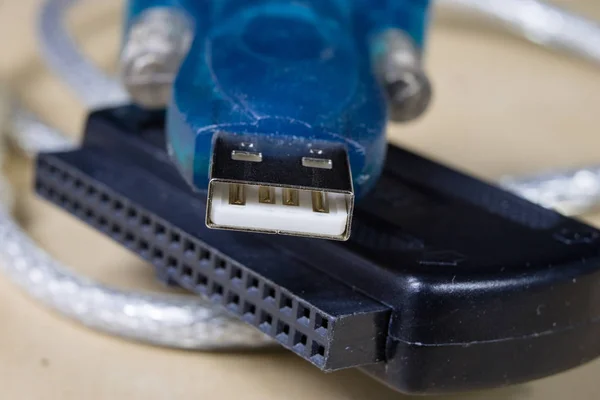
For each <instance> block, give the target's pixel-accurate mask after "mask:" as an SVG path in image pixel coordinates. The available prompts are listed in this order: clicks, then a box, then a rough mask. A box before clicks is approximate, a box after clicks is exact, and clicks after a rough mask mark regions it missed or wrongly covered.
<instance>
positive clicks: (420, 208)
mask: <svg viewBox="0 0 600 400" xmlns="http://www.w3.org/2000/svg"><path fill="white" fill-rule="evenodd" d="M163 122H164V121H163V117H162V115H161V114H148V113H144V112H141V111H139V110H137V109H136V108H133V107H122V108H117V109H112V110H105V111H99V112H96V113H94V114H92V115H91V116H90V118H89V121H88V125H87V130H86V135H85V139H84V142H83V145H82V147H81V148H80V149H78V150H75V151H69V152H64V153H54V154H43V155H40V157H39V158H38V164H37V167H38V168H37V177H36V190H37V191H38V193H39V194H40V195H41V196H43V197H45V198H47V199H49V200H50V201H52V202H54V203H56V204H58V205H60V206H61V207H63V208H65V209H66V210H68V211H69V212H71V213H72V214H75V215H76V216H78V217H79V218H81V219H83V220H84V221H85V222H87V223H89V224H91V225H93V226H95V227H96V228H98V229H100V230H101V231H103V232H105V233H106V234H107V235H110V236H111V237H113V238H114V239H115V240H117V241H119V242H120V243H122V244H124V245H125V246H127V247H128V248H130V249H131V250H132V251H134V252H136V253H138V254H139V255H140V256H142V257H143V258H145V259H147V260H149V261H150V262H152V263H153V264H154V265H155V267H156V270H157V272H158V273H159V276H160V277H161V279H163V280H165V281H167V282H171V283H177V284H179V285H181V286H182V287H184V288H186V289H188V290H191V291H193V292H195V293H198V294H200V295H203V296H206V297H208V298H210V299H211V300H212V301H213V302H215V303H217V304H222V305H223V306H225V307H227V309H229V310H230V311H231V312H232V314H233V315H237V316H238V317H240V318H242V319H243V320H244V321H246V322H248V323H249V324H252V325H254V326H257V327H258V328H259V329H261V330H262V331H263V332H266V333H267V334H270V335H271V336H273V337H275V338H276V339H277V340H279V342H280V343H281V344H282V345H284V346H285V347H287V348H289V349H291V350H293V351H294V352H295V353H297V354H298V355H300V356H302V357H304V358H305V359H307V360H309V361H310V362H312V363H313V364H315V365H316V366H317V367H319V368H321V369H323V370H326V371H329V370H335V369H340V368H348V367H356V366H360V367H361V368H362V370H363V371H365V372H366V373H368V374H370V375H372V376H373V377H375V378H377V379H380V380H381V381H382V382H384V383H385V384H387V385H389V386H391V387H393V388H395V389H397V390H399V391H402V392H406V393H422V394H423V393H426V394H430V393H446V392H455V391H464V390H472V389H482V388H490V387H497V386H503V385H508V384H514V383H518V382H524V381H528V380H531V379H536V378H540V377H543V376H547V375H550V374H554V373H557V372H559V371H562V370H565V369H568V368H571V367H574V366H577V365H580V364H582V363H584V362H586V361H589V360H591V359H593V358H595V357H596V356H598V355H600V340H599V339H598V338H599V337H600V324H598V320H599V317H600V290H599V289H600V257H599V256H600V252H599V251H600V242H599V238H600V232H599V231H597V230H596V229H594V228H591V227H589V226H587V225H585V224H583V223H581V222H578V221H576V220H573V219H570V218H566V217H563V216H561V215H559V214H557V213H555V212H553V211H549V210H546V209H543V208H540V207H538V206H536V205H533V204H531V203H529V202H527V201H525V200H522V199H520V198H518V197H516V196H513V195H512V194H509V193H506V192H504V191H502V190H500V189H498V188H495V187H493V186H491V185H488V184H486V183H483V182H481V181H478V180H476V179H474V178H471V177H468V176H466V175H464V174H461V173H459V172H456V171H453V170H451V169H448V168H446V167H444V166H441V165H439V164H437V163H435V162H433V161H430V160H427V159H425V158H422V157H420V156H418V155H415V154H413V153H410V152H408V151H405V150H402V149H399V148H396V147H393V146H390V149H389V152H388V159H387V163H386V169H385V172H384V174H383V176H382V178H381V180H380V182H379V184H378V185H377V187H376V189H375V190H374V192H373V193H372V194H371V195H369V197H368V198H366V199H364V200H363V201H361V202H360V203H359V204H358V205H357V208H356V210H355V216H354V222H353V230H352V232H353V233H352V237H351V239H350V240H349V241H348V242H345V243H343V242H332V241H325V240H318V239H304V238H295V237H282V236H276V235H263V234H252V233H243V232H232V231H214V230H208V229H207V228H206V227H205V225H204V213H205V207H206V193H205V192H197V193H195V192H193V191H192V190H190V188H189V187H188V186H187V184H186V183H185V182H184V181H183V179H182V178H181V177H180V176H179V174H178V173H177V171H176V170H175V169H174V168H173V167H172V166H171V164H170V163H169V161H168V157H167V154H166V152H165V147H164V133H163Z"/></svg>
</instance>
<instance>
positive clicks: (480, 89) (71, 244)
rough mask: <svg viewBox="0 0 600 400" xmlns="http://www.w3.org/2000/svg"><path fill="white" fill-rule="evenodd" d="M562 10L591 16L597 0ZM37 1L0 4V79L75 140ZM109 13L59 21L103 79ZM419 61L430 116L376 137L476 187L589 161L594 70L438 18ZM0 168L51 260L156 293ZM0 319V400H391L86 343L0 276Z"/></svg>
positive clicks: (371, 389)
mask: <svg viewBox="0 0 600 400" xmlns="http://www.w3.org/2000/svg"><path fill="white" fill-rule="evenodd" d="M562 3H565V4H568V5H569V6H570V7H573V8H574V9H577V10H580V11H582V12H586V13H588V14H589V15H593V16H595V17H596V18H599V19H600V3H599V2H598V1H597V0H571V1H568V0H564V1H563V2H562ZM38 5H39V2H38V1H35V0H19V1H16V0H4V2H0V43H1V48H2V57H0V79H1V80H3V81H6V82H10V84H11V86H12V88H13V90H14V91H15V93H17V94H18V95H19V96H20V97H21V98H22V99H24V101H25V102H26V103H27V104H28V105H30V106H31V107H32V108H33V109H34V110H36V111H37V112H39V113H40V114H41V115H42V116H43V117H44V118H45V119H46V120H47V121H48V122H50V123H52V124H54V125H55V126H57V127H59V128H61V129H64V130H65V131H67V132H70V133H73V134H76V133H77V132H79V131H80V128H81V126H82V123H83V120H84V116H85V110H84V109H83V107H82V106H81V105H80V104H79V103H78V101H77V99H76V98H75V97H74V95H73V94H72V93H70V92H69V90H68V89H67V88H65V87H64V86H63V85H62V84H61V83H60V82H58V81H57V80H56V79H55V78H54V77H53V76H52V75H51V74H48V73H47V72H45V70H44V67H43V65H42V64H41V62H40V60H39V57H38V55H37V48H36V47H37V44H36V41H35V36H34V27H33V23H34V18H35V14H36V10H37V7H38ZM120 8H121V7H120V2H119V1H113V0H108V1H96V2H87V4H86V5H85V6H83V7H80V8H78V9H77V10H75V11H74V13H73V15H72V19H71V25H72V27H73V29H74V30H75V31H76V32H77V35H78V37H79V38H80V40H81V43H82V44H84V45H85V48H86V49H87V50H88V51H89V53H90V55H91V56H92V57H93V58H94V59H95V60H96V61H97V62H99V63H100V64H101V65H102V66H103V67H105V68H108V69H110V68H114V60H115V55H116V52H117V48H118V40H119V37H120V33H119V29H118V27H119V17H120ZM427 64H428V69H429V71H430V73H431V76H432V78H433V81H434V84H435V89H436V98H435V102H434V104H433V107H432V109H431V111H430V112H429V114H428V115H427V117H426V118H424V119H423V120H421V121H419V122H417V123H414V124H410V125H407V126H392V127H391V128H390V140H392V141H394V142H396V143H400V144H402V145H405V146H407V147H410V148H412V149H415V150H416V151H419V152H422V153H425V154H429V155H431V156H432V157H435V158H437V159H439V160H442V161H444V162H447V163H449V164H451V165H454V166H456V167H458V168H461V169H463V170H466V171H469V172H472V173H474V174H476V175H479V176H481V177H483V178H486V179H496V178H498V177H499V176H501V175H503V174H506V173H524V172H533V171H537V170H542V169H545V168H547V167H550V166H573V165H581V164H585V163H591V162H600V154H599V152H598V149H599V148H600V135H598V126H600V109H599V105H600V71H598V69H596V68H594V67H592V66H590V65H587V64H585V63H582V62H579V61H576V60H572V59H569V58H568V57H563V56H557V55H555V54H552V53H549V52H547V51H545V50H542V49H538V48H536V47H534V46H532V45H530V44H527V43H524V42H522V41H520V40H515V39H513V38H511V37H508V36H504V35H501V34H499V33H498V32H497V31H495V30H492V29H488V28H487V27H485V26H481V24H479V25H478V24H473V25H472V26H467V25H465V24H462V25H457V24H456V23H449V22H444V20H443V19H441V18H440V19H436V23H435V26H434V29H433V32H432V33H431V42H430V44H429V49H428V57H427ZM8 168H9V169H10V171H11V177H12V180H13V182H14V183H15V185H16V188H17V193H18V196H19V199H20V201H19V202H18V207H17V210H16V211H17V214H18V216H19V218H20V220H21V221H22V222H23V224H24V225H25V227H26V228H27V229H28V230H29V232H31V234H32V235H33V236H34V238H36V239H37V240H39V241H40V242H41V243H42V244H43V246H44V247H45V248H46V249H47V250H48V251H49V252H50V253H51V254H53V255H55V256H56V257H58V258H60V259H61V260H64V261H65V262H66V263H68V264H69V265H72V266H73V267H74V268H75V269H76V270H77V271H78V272H81V273H83V274H86V275H89V276H93V277H94V278H97V279H99V280H101V281H102V282H107V283H111V284H115V285H118V286H121V287H138V288H143V289H151V290H163V289H162V288H160V287H159V285H157V284H156V283H155V282H154V281H153V277H152V274H151V270H150V269H149V268H147V266H146V265H144V264H143V263H142V262H140V261H138V260H137V259H136V258H135V257H133V256H131V255H130V254H128V253H127V252H125V251H124V250H122V249H120V248H119V247H118V246H116V245H114V244H113V243H111V242H109V241H108V240H107V239H105V238H103V237H102V236H100V235H99V234H97V233H95V232H93V231H92V230H91V229H89V228H87V227H85V226H83V225H82V224H80V223H78V222H76V221H75V220H73V219H72V218H70V217H68V216H67V215H65V214H64V213H62V212H60V211H58V210H56V209H54V208H53V207H50V206H48V205H47V204H45V203H43V202H41V201H39V200H37V199H35V198H34V197H33V196H32V195H31V193H30V190H29V186H30V183H31V168H30V164H29V162H28V161H26V160H23V159H21V158H19V157H14V156H13V157H12V159H11V161H10V164H9V166H8ZM590 220H591V221H593V222H600V219H598V218H595V217H591V219H590ZM199 223H201V220H200V219H199ZM0 318H1V320H2V324H1V325H2V328H1V329H0V398H1V399H7V400H8V399H11V400H12V399H35V400H46V399H47V400H80V399H89V400H99V399H111V400H119V399H128V400H137V399H140V400H141V399H144V400H159V399H169V400H171V399H177V400H185V399H240V398H243V399H261V400H262V399H270V398H281V399H283V398H285V399H292V400H293V399H299V400H300V399H310V398H315V399H403V398H405V396H402V395H399V394H396V393H394V392H392V391H390V390H389V389H386V388H384V387H383V386H381V385H379V384H378V383H376V382H375V381H373V380H371V379H369V378H368V377H366V376H363V375H362V374H361V373H360V372H358V371H342V372H338V373H333V374H329V375H325V374H322V373H320V372H319V371H317V370H316V369H315V368H313V367H311V366H310V365H308V364H307V363H306V362H304V361H302V360H301V359H299V358H298V357H296V356H294V355H292V354H291V353H288V352H286V351H283V350H281V351H270V352H261V353H221V354H210V353H192V352H182V351H172V350H167V349H158V348H153V347H148V346H144V345H139V344H134V343H130V342H126V341H122V340H119V339H115V338H112V337H108V336H104V335H101V334H97V333H95V332H92V331H90V330H87V329H84V328H82V327H80V326H78V325H75V324H73V323H71V322H70V321H68V320H65V319H63V318H61V317H59V316H57V315H55V314H52V313H50V312H48V311H47V310H45V309H43V308H42V307H40V306H39V305H38V304H36V303H34V302H33V301H32V300H30V299H29V298H27V297H25V296H24V295H23V294H22V293H20V292H19V291H18V290H17V289H15V288H14V287H13V286H12V285H11V284H10V283H8V282H7V281H6V280H5V279H3V278H0ZM489 362H490V363H493V362H494V360H489ZM483 367H485V366H483ZM598 376H600V361H597V362H593V363H591V364H589V365H586V366H584V367H581V368H577V369H575V370H573V371H569V372H567V373H564V374H560V375H558V376H555V377H551V378H547V379H543V380H541V381H538V382H534V383H531V384H527V385H521V386H517V387H514V388H508V389H501V390H496V391H491V392H485V393H476V394H470V395H467V396H455V397H453V398H456V399H459V398H460V399H509V398H510V399H522V400H525V399H539V400H542V399H544V400H558V399H565V398H577V399H590V400H591V399H597V398H600V381H599V380H598Z"/></svg>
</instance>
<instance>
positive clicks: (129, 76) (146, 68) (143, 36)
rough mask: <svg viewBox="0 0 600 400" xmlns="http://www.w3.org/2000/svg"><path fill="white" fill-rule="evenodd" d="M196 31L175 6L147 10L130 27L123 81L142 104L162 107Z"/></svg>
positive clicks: (125, 47) (122, 65) (123, 56)
mask: <svg viewBox="0 0 600 400" xmlns="http://www.w3.org/2000/svg"><path fill="white" fill-rule="evenodd" d="M192 34H193V26H192V22H191V21H190V20H189V18H187V16H186V15H185V14H183V13H182V12H179V11H177V10H174V9H172V8H166V7H157V8H151V9H149V10H146V11H145V12H144V13H142V14H141V15H140V16H139V18H138V19H137V20H136V21H135V22H134V24H133V25H132V26H131V27H130V29H129V32H128V33H127V36H126V39H125V45H124V47H123V51H122V53H121V59H120V66H121V80H122V82H123V84H124V85H125V87H126V89H127V91H128V92H129V94H130V95H131V99H132V100H133V101H134V102H135V103H137V104H139V105H141V106H142V107H145V108H149V109H154V108H163V107H165V105H166V104H167V103H168V101H169V98H170V97H171V88H172V86H173V81H174V80H175V75H176V74H177V72H178V70H179V66H180V64H181V62H182V61H183V59H184V57H185V56H186V54H187V52H188V50H189V47H190V44H191V41H192Z"/></svg>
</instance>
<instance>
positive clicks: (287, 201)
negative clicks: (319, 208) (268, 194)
mask: <svg viewBox="0 0 600 400" xmlns="http://www.w3.org/2000/svg"><path fill="white" fill-rule="evenodd" d="M282 192H283V205H285V206H299V205H300V192H299V191H297V190H295V189H283V191H282Z"/></svg>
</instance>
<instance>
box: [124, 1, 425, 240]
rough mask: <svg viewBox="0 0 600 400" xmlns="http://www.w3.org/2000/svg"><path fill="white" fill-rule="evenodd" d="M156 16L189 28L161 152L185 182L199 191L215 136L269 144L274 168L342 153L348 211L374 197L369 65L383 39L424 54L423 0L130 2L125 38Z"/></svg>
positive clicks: (377, 116) (379, 106)
mask: <svg viewBox="0 0 600 400" xmlns="http://www.w3.org/2000/svg"><path fill="white" fill-rule="evenodd" d="M156 7H175V8H177V9H178V10H180V11H181V10H183V11H184V12H185V13H186V14H187V15H188V16H189V17H191V19H192V21H193V25H194V36H193V41H192V44H191V47H190V50H189V52H188V54H187V57H185V59H184V60H183V62H182V64H181V67H180V70H179V72H178V74H177V76H176V78H175V82H174V85H173V92H172V96H171V101H170V103H169V104H168V106H167V138H168V139H167V140H168V146H169V148H170V150H171V156H172V159H173V161H174V163H175V164H176V165H177V167H178V168H179V170H180V171H181V173H182V174H183V176H184V177H185V179H186V180H187V181H188V183H190V184H191V185H192V186H193V187H194V188H196V189H198V190H206V189H207V187H208V185H209V179H210V174H211V171H210V167H211V156H212V154H213V150H214V142H215V137H216V136H217V135H218V134H219V133H220V132H227V133H229V134H234V135H238V136H239V137H240V143H241V145H244V143H256V142H257V141H258V144H259V147H260V141H261V140H274V141H275V143H276V144H277V146H278V148H279V149H280V150H279V151H280V152H281V154H279V155H278V156H282V157H292V156H294V157H295V156H296V155H299V154H301V153H302V154H303V153H305V152H306V151H307V149H311V148H312V149H314V148H327V147H328V146H337V145H341V146H343V148H344V149H345V151H347V155H348V160H349V164H350V170H351V181H352V182H351V183H352V186H353V189H354V197H355V198H356V200H357V201H360V199H361V198H362V197H364V195H365V194H366V193H367V192H369V190H371V189H372V187H373V186H374V184H375V183H376V181H377V179H378V178H379V175H380V174H381V170H382V166H383V163H384V159H385V149H386V139H385V127H386V123H387V121H388V100H387V98H386V95H385V91H384V88H383V87H382V86H383V85H382V84H381V82H379V81H378V79H377V77H376V76H375V74H374V66H373V65H372V64H373V60H374V59H375V57H377V54H378V53H380V52H382V51H385V43H383V42H382V41H381V40H380V39H379V38H381V36H382V35H380V34H381V33H383V32H385V31H386V30H389V29H396V30H400V31H402V32H404V33H406V34H407V35H408V36H409V37H410V38H412V40H413V41H414V43H415V45H416V46H417V47H418V48H419V49H421V48H422V46H423V42H424V36H425V30H426V25H427V15H428V9H429V1H428V0H369V1H367V0H304V1H294V2H291V1H281V0H279V1H275V0H222V1H208V0H205V1H195V0H131V1H130V2H129V4H128V10H127V18H126V22H125V24H126V29H128V27H130V26H131V24H132V23H133V22H134V21H135V20H136V18H138V17H139V16H140V15H141V14H143V13H144V12H145V11H147V10H149V9H152V8H156ZM286 152H287V153H286ZM264 156H265V159H268V157H269V155H268V154H266V155H264ZM281 168H283V169H285V163H283V164H282V163H279V164H277V165H276V166H274V167H273V169H281ZM334 168H335V166H334ZM279 172H281V173H285V171H281V170H279V171H274V173H279ZM323 173H324V174H325V173H326V172H323ZM349 175H350V173H349ZM256 179H257V180H260V182H261V183H265V182H266V183H267V184H268V183H269V182H268V180H267V181H265V179H259V178H258V177H257V178H256ZM349 179H350V178H349ZM315 180H318V179H317V178H313V181H315ZM290 185H291V186H292V187H294V181H292V182H290ZM325 189H327V188H325ZM352 201H353V200H352ZM278 233H281V232H278ZM344 238H347V237H344Z"/></svg>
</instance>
